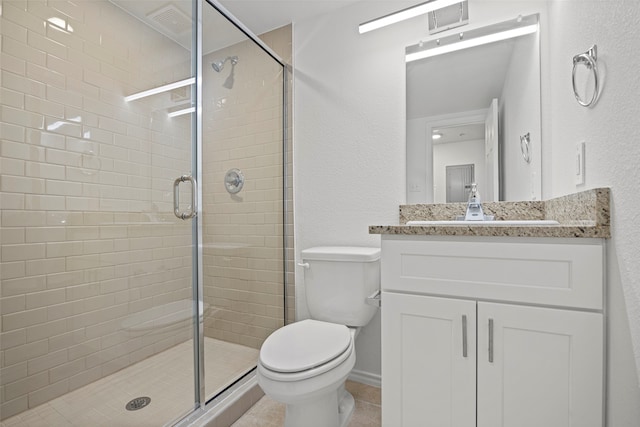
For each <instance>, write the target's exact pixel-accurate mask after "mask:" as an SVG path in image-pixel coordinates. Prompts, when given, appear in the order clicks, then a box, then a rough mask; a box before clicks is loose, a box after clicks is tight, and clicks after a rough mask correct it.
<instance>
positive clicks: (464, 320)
mask: <svg viewBox="0 0 640 427" xmlns="http://www.w3.org/2000/svg"><path fill="white" fill-rule="evenodd" d="M462 357H467V315H466V314H463V315H462Z"/></svg>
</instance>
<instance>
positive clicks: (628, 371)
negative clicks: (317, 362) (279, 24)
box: [294, 0, 640, 426]
mask: <svg viewBox="0 0 640 427" xmlns="http://www.w3.org/2000/svg"><path fill="white" fill-rule="evenodd" d="M406 5H407V3H405V2H398V1H362V2H359V3H357V4H355V5H353V6H350V7H348V8H345V9H342V10H340V11H339V12H338V13H334V14H331V15H326V16H321V17H318V18H315V19H312V20H307V21H302V22H298V23H297V24H296V26H295V29H294V48H295V55H296V76H295V102H294V105H295V112H294V126H295V129H296V135H295V137H296V149H295V160H294V162H295V170H294V179H295V182H296V189H295V198H296V207H295V210H296V239H297V240H296V248H297V250H298V251H299V250H300V249H304V248H306V247H309V246H313V245H321V244H362V245H375V246H377V245H378V244H379V237H378V236H369V235H368V234H367V226H368V225H371V224H393V223H397V221H398V205H399V204H401V203H403V202H404V198H405V194H406V193H405V145H404V138H405V126H406V122H405V117H404V112H405V94H404V86H405V63H404V58H403V57H404V47H405V46H407V45H410V44H415V43H416V42H418V41H419V40H420V39H421V38H424V37H425V35H426V31H425V27H424V22H423V21H422V20H420V19H419V18H416V19H413V20H410V21H405V22H404V23H401V24H397V25H395V26H392V27H388V28H385V29H381V30H378V31H375V32H372V33H367V34H364V35H359V34H358V32H357V25H358V24H359V23H361V22H365V21H367V20H369V19H372V18H375V17H377V16H381V15H383V14H385V13H389V12H391V11H393V10H397V9H400V8H402V7H405V6H406ZM550 5H551V7H550V10H551V12H552V14H553V19H552V20H551V22H549V20H548V19H547V18H548V17H547V15H546V13H547V6H548V5H547V2H544V1H539V2H526V1H481V0H471V1H470V7H469V8H470V16H471V23H472V24H470V26H478V25H482V24H486V23H490V22H498V21H502V20H504V19H508V18H512V17H514V16H516V15H518V14H529V13H536V12H541V14H542V16H541V28H542V31H543V36H542V39H541V43H542V52H543V55H542V88H543V89H542V91H543V93H542V97H543V104H542V105H543V116H542V120H543V122H542V126H543V141H544V142H543V154H542V156H543V180H542V190H543V191H542V195H543V198H549V197H552V196H558V195H561V194H565V193H571V192H575V191H576V190H580V189H583V188H591V187H595V186H602V185H610V186H612V188H613V208H614V212H613V221H614V223H613V224H614V227H613V228H614V238H613V239H612V240H611V244H610V251H609V256H610V257H609V259H610V262H609V265H608V271H609V273H608V281H609V289H610V295H609V319H610V322H609V329H610V343H609V345H610V351H609V360H610V362H609V365H610V369H609V374H610V377H609V378H610V379H609V396H610V399H609V401H610V403H609V405H608V413H609V415H608V416H609V419H610V423H609V425H611V426H632V425H640V408H639V405H638V402H640V389H639V388H638V377H637V376H636V375H634V374H635V373H637V371H636V367H635V366H634V353H633V351H632V340H631V333H630V332H629V324H631V328H632V329H631V330H632V331H633V336H634V337H636V338H637V341H640V291H639V287H640V286H639V285H638V277H640V263H638V262H637V256H638V253H639V251H640V243H638V242H640V236H639V234H640V227H638V226H637V224H635V221H634V216H636V217H637V212H638V211H639V210H640V201H639V200H640V199H639V198H638V197H637V191H634V190H635V186H636V185H637V184H636V183H635V182H634V181H635V180H636V179H634V178H638V175H639V174H638V172H637V171H636V169H635V168H636V163H637V161H638V159H640V152H639V151H640V145H638V143H637V142H638V141H637V137H636V136H635V135H636V134H637V133H638V131H639V129H638V127H640V126H639V121H638V117H640V114H639V111H638V108H639V107H638V104H637V99H636V98H637V97H633V96H632V95H631V94H632V93H634V90H635V91H637V88H638V87H639V86H640V84H639V83H640V82H639V81H638V80H639V79H640V74H639V73H638V70H639V69H640V64H639V63H638V59H637V58H636V59H634V58H633V56H632V55H631V54H630V52H634V51H635V50H634V48H637V47H638V40H639V39H640V38H639V37H638V30H637V28H635V27H634V25H635V24H634V22H638V19H639V17H638V3H637V2H635V1H629V2H622V1H616V2H609V1H602V2H600V1H598V2H592V1H578V0H571V1H552V2H550ZM603 23H604V25H603ZM550 29H552V31H551V34H546V32H549V31H550ZM593 42H597V43H598V45H599V48H600V49H601V50H600V54H601V56H600V58H601V59H600V61H601V64H602V67H603V68H604V71H605V72H606V73H605V74H607V76H606V84H605V85H604V93H603V96H602V98H601V100H600V102H599V104H598V105H597V107H596V108H594V109H590V110H589V109H584V108H582V107H579V106H577V104H576V103H575V101H574V100H573V95H572V94H571V85H570V76H571V69H570V65H571V57H572V56H573V55H574V54H576V53H578V52H581V51H584V50H586V49H587V48H588V47H589V45H590V44H591V43H593ZM550 45H553V48H552V49H550V48H549V46H550ZM551 105H553V108H551ZM580 137H583V138H588V142H587V183H586V185H585V186H584V187H580V188H576V187H575V186H574V185H573V184H572V178H571V176H570V171H572V170H573V165H574V163H573V161H574V159H573V155H572V153H573V144H574V141H575V140H576V138H580ZM298 273H302V272H301V271H298ZM297 277H298V278H299V279H298V282H297V288H298V289H299V290H300V288H301V286H302V274H298V275H297ZM623 291H624V293H623ZM298 295H299V296H302V293H301V292H300V293H299V294H298ZM298 309H299V310H298V314H299V316H300V317H304V316H306V309H305V308H304V299H302V298H300V299H299V300H298ZM627 312H628V315H627V314H626V313H627ZM377 322H379V320H378V319H374V323H373V324H372V325H369V326H368V327H367V328H365V331H364V333H363V334H362V335H361V336H360V337H359V342H358V345H357V354H358V362H357V365H356V369H359V370H361V371H366V372H369V373H371V374H372V375H373V376H375V375H376V374H379V372H380V371H379V367H380V364H379V352H380V341H379V335H377V334H379V323H377ZM635 354H636V357H638V356H640V342H636V351H635ZM639 364H640V361H639Z"/></svg>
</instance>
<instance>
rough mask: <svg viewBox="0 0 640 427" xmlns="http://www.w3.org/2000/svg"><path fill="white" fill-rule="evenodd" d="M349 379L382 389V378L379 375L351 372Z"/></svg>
mask: <svg viewBox="0 0 640 427" xmlns="http://www.w3.org/2000/svg"><path fill="white" fill-rule="evenodd" d="M349 379H350V380H351V381H355V382H358V383H362V384H367V385H371V386H374V387H382V378H381V377H380V374H372V373H371V372H366V371H358V370H356V369H354V370H352V371H351V373H350V374H349Z"/></svg>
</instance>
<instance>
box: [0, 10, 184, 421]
mask: <svg viewBox="0 0 640 427" xmlns="http://www.w3.org/2000/svg"><path fill="white" fill-rule="evenodd" d="M0 23H1V26H0V28H1V44H2V57H1V67H2V71H1V75H0V87H1V90H2V92H1V93H0V96H1V104H2V105H1V107H0V131H1V139H0V161H1V163H0V192H1V193H0V207H1V209H2V212H1V215H0V226H1V228H0V232H1V234H0V239H1V240H0V242H1V252H0V257H1V258H0V261H1V267H2V268H1V273H0V274H1V281H2V282H1V287H0V310H1V311H0V314H1V316H0V319H1V320H0V321H1V332H0V369H1V370H0V398H1V407H0V414H1V417H2V419H4V418H7V417H10V416H12V415H15V414H17V413H19V412H22V411H24V410H26V409H28V408H32V407H34V406H36V405H39V404H41V403H43V402H46V401H48V400H50V399H52V398H55V397H57V396H60V395H62V394H65V393H67V392H69V391H71V390H74V389H77V388H79V387H82V386H83V385H86V384H88V383H90V382H93V381H95V380H97V379H99V378H101V377H104V376H107V375H109V374H111V373H113V372H115V371H118V370H120V369H122V368H125V367H127V366H129V365H131V364H134V363H136V362H138V361H140V360H142V359H145V358H147V357H149V356H152V355H154V354H156V353H158V352H161V351H163V350H164V349H167V348H169V347H172V346H174V345H176V344H178V343H182V342H184V341H186V340H188V339H190V338H191V336H192V334H191V332H190V329H189V327H186V328H183V329H178V330H174V331H169V332H166V333H155V334H134V333H132V332H131V331H130V330H127V328H126V327H125V325H127V323H126V322H127V321H128V322H130V323H129V324H131V322H134V323H135V315H136V314H140V313H142V312H143V311H144V310H147V309H149V308H152V307H157V306H162V305H163V304H166V303H169V302H173V301H177V300H183V299H190V298H191V296H192V292H191V265H192V262H191V249H190V245H191V225H190V224H189V223H188V222H183V221H181V220H178V219H177V218H175V216H173V213H172V212H173V207H172V197H173V195H172V185H173V180H174V179H175V177H177V176H180V175H182V174H184V173H189V172H190V169H191V166H190V164H191V142H190V123H189V119H188V117H183V118H181V119H170V118H168V117H167V108H168V107H170V106H171V105H172V103H171V100H170V96H169V94H165V95H164V96H163V95H158V96H156V97H154V98H153V99H146V100H145V99H142V100H138V101H132V102H129V103H126V102H125V101H124V99H123V97H124V96H125V95H128V94H130V93H134V92H137V91H139V90H144V89H148V88H150V87H155V86H158V85H161V84H165V83H168V82H172V81H175V80H180V79H184V78H187V77H189V76H190V53H189V51H188V50H186V49H185V48H183V47H181V46H179V45H178V44H177V43H175V42H173V41H172V40H170V39H168V38H166V37H165V36H162V35H160V34H159V33H158V32H156V31H154V30H152V29H151V28H149V27H147V26H146V25H143V24H142V23H140V22H139V21H138V20H136V19H134V18H132V17H131V16H129V15H128V14H126V13H124V12H123V11H122V10H120V9H119V8H117V7H115V6H114V5H113V4H112V3H110V2H108V1H62V0H61V1H57V0H48V1H24V0H22V1H13V0H3V2H2V16H1V17H0ZM183 192H184V193H188V192H187V191H183ZM181 196H183V199H184V205H186V204H187V202H186V201H187V200H188V197H189V195H188V194H182V195H181ZM131 319H134V320H131ZM175 368H176V369H180V367H175ZM184 369H191V368H190V367H185V368H184ZM158 374H159V375H160V374H161V373H158ZM187 409H188V408H187Z"/></svg>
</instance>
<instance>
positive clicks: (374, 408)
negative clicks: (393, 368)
mask: <svg viewBox="0 0 640 427" xmlns="http://www.w3.org/2000/svg"><path fill="white" fill-rule="evenodd" d="M347 390H349V392H350V393H351V394H352V395H353V397H354V398H355V400H356V407H355V411H354V413H353V416H352V417H351V422H350V423H349V427H377V426H380V425H382V424H381V410H380V389H379V388H377V387H372V386H368V385H365V384H361V383H357V382H353V381H347ZM284 410H285V408H284V404H282V403H279V402H276V401H274V400H273V399H271V398H269V397H268V396H265V397H263V398H262V399H260V401H258V403H256V404H255V405H254V406H253V407H252V408H251V409H250V410H249V411H248V412H247V413H246V414H244V415H243V416H242V418H240V419H239V420H238V421H236V422H235V423H234V424H233V425H232V427H282V426H283V425H284Z"/></svg>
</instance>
